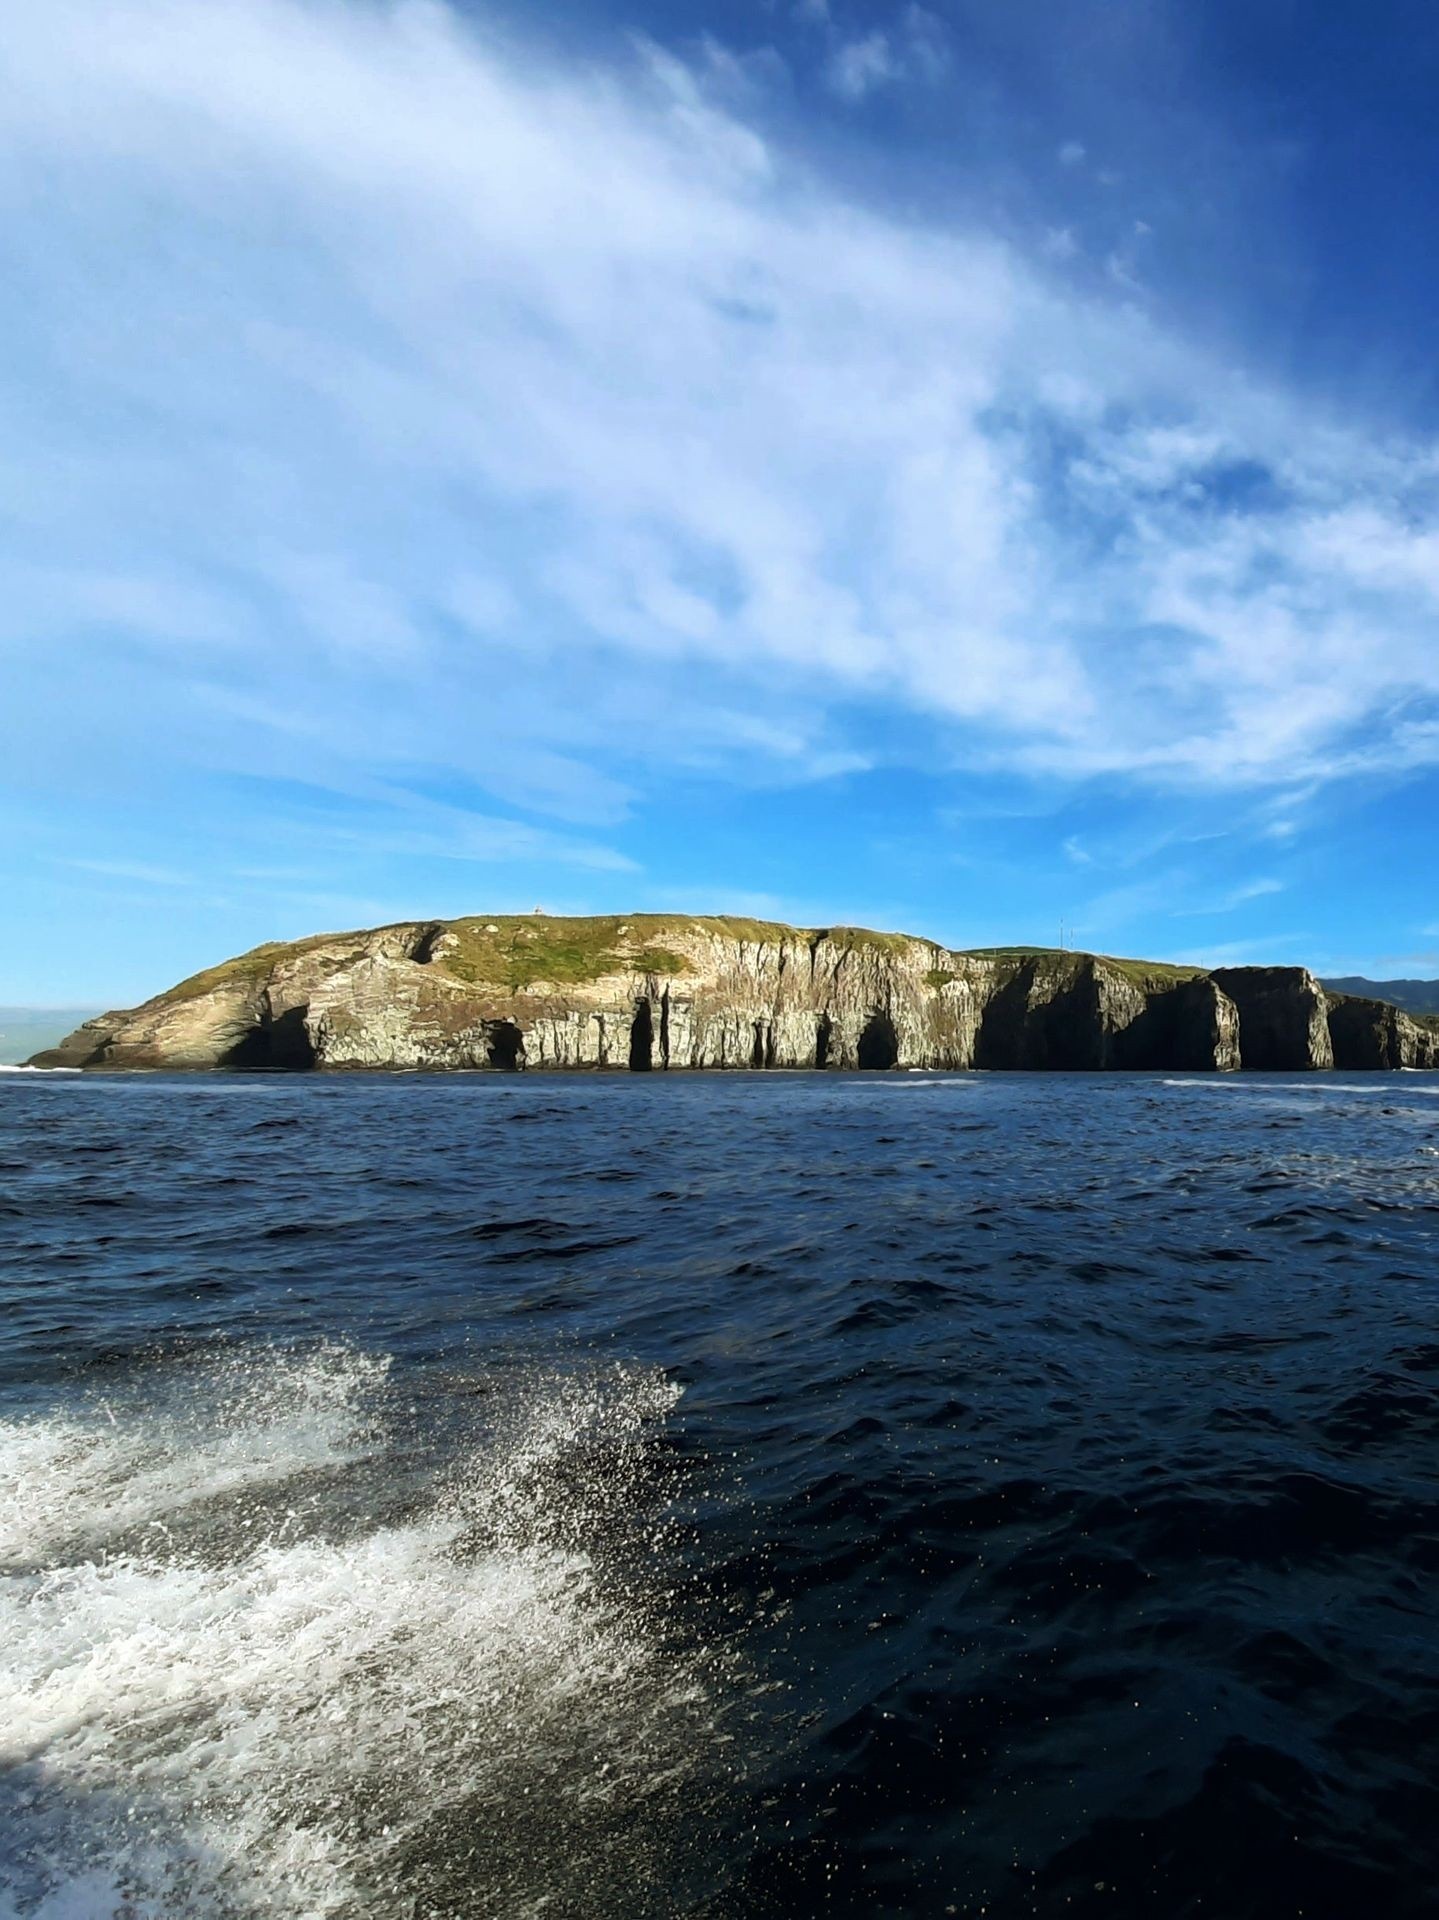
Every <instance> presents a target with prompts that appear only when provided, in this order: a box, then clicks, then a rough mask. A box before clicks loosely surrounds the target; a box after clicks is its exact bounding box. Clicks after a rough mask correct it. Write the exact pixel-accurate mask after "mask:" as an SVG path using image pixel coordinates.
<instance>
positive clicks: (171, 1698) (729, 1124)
mask: <svg viewBox="0 0 1439 1920" xmlns="http://www.w3.org/2000/svg"><path fill="white" fill-rule="evenodd" d="M1436 1233H1439V1078H1431V1077H1429V1076H1423V1075H1408V1074H1406V1075H1395V1076H1387V1075H1386V1076H1375V1077H1373V1078H1366V1077H1363V1076H1359V1077H1352V1076H1351V1077H1342V1076H1315V1077H1311V1078H1307V1079H1303V1080H1299V1079H1293V1080H1291V1079H1284V1078H1273V1077H1268V1076H1246V1077H1244V1078H1242V1079H1198V1078H1196V1079H1192V1080H1186V1079H1169V1080H1161V1079H1157V1078H1142V1077H1134V1078H1129V1077H1119V1076H1104V1077H1096V1078H1085V1077H1081V1076H1075V1077H1068V1078H1066V1077H1050V1076H1041V1075H1031V1076H1023V1075H1016V1076H1004V1075H971V1076H965V1077H963V1078H944V1077H941V1076H929V1075H873V1076H863V1075H861V1076H827V1075H793V1076H789V1075H786V1076H778V1075H776V1076H762V1077H761V1076H756V1077H753V1078H750V1077H743V1078H741V1077H735V1078H729V1077H724V1078H721V1077H702V1078H680V1077H676V1078H673V1079H666V1078H661V1077H658V1076H655V1077H652V1078H638V1077H637V1078H634V1079H629V1078H624V1077H620V1078H616V1079H592V1078H579V1077H576V1078H543V1077H539V1076H514V1077H509V1076H504V1077H501V1076H494V1077H486V1076H479V1077H475V1078H467V1077H455V1078H424V1077H411V1076H398V1077H388V1078H382V1077H354V1078H349V1077H346V1078H334V1079H327V1078H313V1079H311V1078H297V1079H285V1078H229V1079H221V1078H203V1079H202V1078H190V1079H168V1078H163V1077H158V1076H157V1077H144V1078H132V1079H125V1078H114V1079H107V1078H91V1077H86V1078H83V1079H81V1078H77V1077H73V1076H54V1077H51V1076H40V1075H20V1074H16V1075H7V1076H5V1077H4V1079H3V1080H0V1394H3V1403H0V1885H3V1889H4V1890H3V1891H0V1915H6V1916H14V1915H24V1916H44V1920H82V1917H88V1916H100V1915H104V1916H111V1915H116V1916H124V1920H148V1917H149V1916H161V1915H167V1916H168V1915H181V1914H184V1915H196V1916H216V1917H219V1916H224V1917H225V1920H229V1917H231V1916H234V1917H235V1920H239V1917H240V1916H265V1917H266V1920H274V1917H275V1916H281V1915H284V1916H300V1915H322V1914H323V1915H345V1916H357V1917H359V1920H370V1917H371V1916H396V1920H398V1917H399V1916H406V1917H409V1916H415V1917H418V1916H433V1917H434V1920H439V1916H450V1915H476V1916H496V1917H497V1920H498V1916H506V1917H508V1916H528V1915H535V1916H545V1917H546V1920H550V1917H552V1916H569V1915H574V1916H582V1915H583V1916H625V1917H626V1920H628V1916H649V1915H654V1916H671V1915H680V1914H703V1915H713V1916H716V1920H719V1917H721V1916H723V1917H724V1920H738V1917H739V1916H756V1917H763V1920H770V1917H776V1920H777V1917H778V1916H781V1915H784V1916H805V1915H811V1914H836V1915H839V1914H860V1913H866V1914H872V1913H879V1914H886V1915H889V1914H895V1915H899V1914H919V1915H930V1914H936V1915H940V1914H947V1913H955V1914H960V1915H968V1916H979V1915H984V1916H999V1917H1000V1920H1005V1917H1006V1916H1019V1915H1031V1914H1038V1915H1050V1914H1053V1915H1061V1914H1062V1915H1082V1916H1087V1915H1096V1916H1097V1915H1104V1916H1109V1917H1110V1920H1130V1917H1131V1916H1133V1917H1135V1920H1137V1917H1138V1916H1145V1917H1146V1920H1150V1917H1151V1916H1165V1917H1166V1920H1167V1917H1168V1916H1179V1915H1193V1916H1196V1917H1197V1920H1203V1917H1205V1916H1220V1920H1243V1917H1244V1916H1254V1920H1260V1917H1261V1916H1262V1917H1263V1920H1270V1917H1271V1916H1289V1915H1293V1916H1296V1917H1297V1916H1299V1915H1305V1916H1315V1915H1320V1916H1329V1915H1333V1916H1336V1917H1337V1916H1340V1915H1342V1916H1345V1920H1350V1917H1351V1916H1355V1915H1366V1916H1377V1915H1411V1914H1412V1915H1416V1916H1417V1915H1420V1914H1429V1913H1432V1912H1433V1910H1434V1904H1435V1895H1434V1887H1435V1885H1436V1876H1439V1805H1436V1798H1439V1796H1436V1788H1435V1784H1434V1783H1435V1779H1436V1775H1439V1635H1436V1618H1435V1611H1436V1610H1435V1602H1434V1597H1433V1579H1434V1575H1435V1572H1436V1570H1439V1400H1436V1388H1439V1314H1436V1307H1437V1306H1439V1285H1436V1280H1437V1279H1439V1276H1436V1268H1435V1259H1434V1254H1435V1247H1436Z"/></svg>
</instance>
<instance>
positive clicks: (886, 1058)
mask: <svg viewBox="0 0 1439 1920" xmlns="http://www.w3.org/2000/svg"><path fill="white" fill-rule="evenodd" d="M856 1058H857V1060H858V1063H859V1066H860V1068H861V1069H862V1070H863V1071H865V1072H877V1073H882V1072H884V1071H885V1070H886V1069H888V1068H890V1067H895V1066H898V1065H899V1035H898V1033H896V1031H895V1026H894V1021H893V1020H892V1019H891V1018H890V1016H889V1014H888V1013H886V1012H885V1010H884V1009H883V1008H882V1007H876V1008H875V1010H874V1012H873V1013H872V1014H871V1015H870V1016H869V1019H868V1020H867V1021H866V1022H865V1025H864V1031H863V1032H862V1033H861V1034H860V1036H859V1047H858V1050H857V1054H856Z"/></svg>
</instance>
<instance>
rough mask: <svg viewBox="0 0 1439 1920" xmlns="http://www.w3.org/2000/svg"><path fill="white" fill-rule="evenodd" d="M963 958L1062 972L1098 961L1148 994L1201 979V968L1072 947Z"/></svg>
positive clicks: (988, 951) (993, 951) (982, 951)
mask: <svg viewBox="0 0 1439 1920" xmlns="http://www.w3.org/2000/svg"><path fill="white" fill-rule="evenodd" d="M965 958H966V959H970V960H997V961H1006V960H1012V961H1013V962H1014V963H1015V964H1016V965H1022V964H1023V963H1024V962H1026V961H1029V960H1049V961H1052V962H1054V963H1055V965H1056V966H1057V967H1061V968H1070V967H1076V966H1078V965H1080V963H1081V962H1083V961H1085V960H1098V961H1100V962H1101V963H1102V964H1103V965H1104V966H1106V967H1108V968H1109V970H1110V972H1111V973H1117V974H1120V975H1122V977H1123V978H1124V979H1126V980H1128V981H1129V982H1130V983H1131V984H1132V985H1134V986H1136V987H1139V988H1141V989H1145V990H1149V991H1158V990H1160V989H1162V988H1164V987H1173V986H1177V985H1178V984H1179V983H1180V982H1181V981H1183V980H1200V979H1202V978H1203V977H1204V968H1203V967H1180V966H1174V965H1172V964H1171V963H1170V962H1169V961H1167V960H1124V959H1120V958H1118V957H1116V956H1115V955H1114V954H1112V953H1093V954H1091V953H1079V952H1076V951H1075V950H1074V949H1073V948H1071V947H968V948H966V949H965Z"/></svg>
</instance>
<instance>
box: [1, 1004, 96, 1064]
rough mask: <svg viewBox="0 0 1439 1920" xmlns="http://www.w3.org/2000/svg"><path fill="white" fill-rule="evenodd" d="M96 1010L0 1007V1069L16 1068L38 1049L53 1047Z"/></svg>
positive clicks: (86, 1008)
mask: <svg viewBox="0 0 1439 1920" xmlns="http://www.w3.org/2000/svg"><path fill="white" fill-rule="evenodd" d="M97 1012H99V1008H97V1007H0V1067H14V1066H18V1065H19V1064H20V1062H21V1061H22V1060H28V1059H29V1058H30V1056H31V1054H32V1053H38V1052H39V1051H40V1049H41V1048H42V1047H53V1046H56V1045H58V1043H59V1042H60V1041H61V1040H63V1039H64V1037H65V1035H66V1034H67V1033H70V1032H71V1031H73V1029H74V1028H75V1027H76V1026H78V1025H79V1024H80V1022H81V1021H83V1020H91V1019H93V1018H94V1016H95V1014H96V1013H97Z"/></svg>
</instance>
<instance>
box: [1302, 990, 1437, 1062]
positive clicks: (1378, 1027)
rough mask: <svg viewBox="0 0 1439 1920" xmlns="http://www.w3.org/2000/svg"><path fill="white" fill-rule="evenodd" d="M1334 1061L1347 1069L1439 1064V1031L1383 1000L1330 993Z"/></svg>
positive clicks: (1330, 1028) (1330, 1024)
mask: <svg viewBox="0 0 1439 1920" xmlns="http://www.w3.org/2000/svg"><path fill="white" fill-rule="evenodd" d="M1328 1000H1329V1032H1330V1035H1331V1037H1332V1039H1333V1043H1334V1064H1335V1066H1337V1067H1347V1068H1351V1069H1353V1068H1361V1069H1363V1068H1374V1067H1389V1068H1395V1067H1439V1033H1436V1032H1435V1030H1434V1028H1433V1027H1430V1026H1424V1025H1421V1024H1420V1022H1419V1021H1417V1020H1415V1019H1414V1018H1412V1017H1411V1016H1410V1015H1409V1014H1407V1013H1405V1012H1403V1011H1402V1010H1401V1009H1400V1008H1398V1007H1391V1006H1387V1005H1386V1004H1385V1003H1384V1002H1383V1001H1382V1000H1360V999H1356V998H1355V997H1354V996H1353V995H1352V994H1334V993H1331V994H1329V995H1328Z"/></svg>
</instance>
